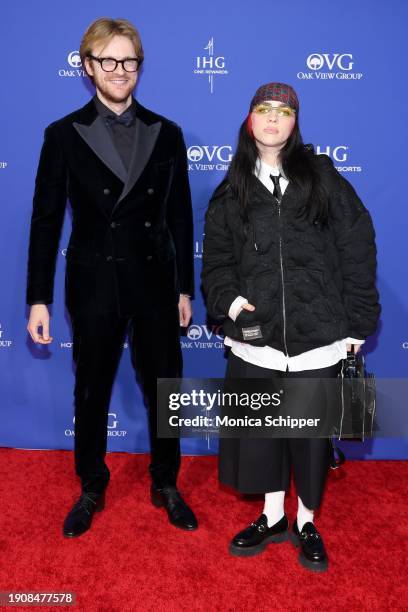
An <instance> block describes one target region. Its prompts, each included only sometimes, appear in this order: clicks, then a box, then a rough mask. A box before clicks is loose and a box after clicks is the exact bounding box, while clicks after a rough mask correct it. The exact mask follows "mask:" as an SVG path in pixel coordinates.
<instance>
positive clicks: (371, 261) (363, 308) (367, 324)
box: [329, 173, 381, 339]
mask: <svg viewBox="0 0 408 612" xmlns="http://www.w3.org/2000/svg"><path fill="white" fill-rule="evenodd" d="M329 223H331V226H332V228H333V231H334V237H335V243H336V247H337V251H338V254H339V261H340V267H341V274H342V279H343V303H344V307H345V310H346V314H347V318H348V323H349V328H348V335H349V336H350V337H352V338H356V339H364V338H366V337H367V336H370V335H371V334H373V333H374V332H375V330H376V327H377V323H378V318H379V316H380V312H381V306H380V304H379V302H378V299H379V296H378V291H377V289H376V285H375V282H376V267H377V250H376V244H375V231H374V227H373V223H372V220H371V216H370V213H369V212H368V210H367V209H366V208H365V206H364V205H363V203H362V202H361V200H360V198H359V197H358V195H357V194H356V192H355V190H354V188H353V187H352V185H351V184H350V183H349V182H348V181H347V180H346V179H344V178H343V177H342V176H341V175H340V174H338V173H337V179H336V181H335V185H334V187H333V191H331V193H330V197H329Z"/></svg>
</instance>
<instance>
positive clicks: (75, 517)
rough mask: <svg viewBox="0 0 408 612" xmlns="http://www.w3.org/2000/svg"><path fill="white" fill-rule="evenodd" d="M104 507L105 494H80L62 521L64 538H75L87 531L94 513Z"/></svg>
mask: <svg viewBox="0 0 408 612" xmlns="http://www.w3.org/2000/svg"><path fill="white" fill-rule="evenodd" d="M104 507H105V493H101V494H98V495H97V494H93V493H82V495H81V497H80V498H79V499H78V501H77V502H76V504H75V505H74V506H73V508H72V510H71V511H70V512H69V513H68V515H67V518H66V519H65V521H64V527H63V534H64V536H65V537H66V538H76V537H78V536H80V535H82V534H83V533H85V531H88V529H89V528H90V526H91V524H92V519H93V515H94V514H95V512H100V511H101V510H103V509H104Z"/></svg>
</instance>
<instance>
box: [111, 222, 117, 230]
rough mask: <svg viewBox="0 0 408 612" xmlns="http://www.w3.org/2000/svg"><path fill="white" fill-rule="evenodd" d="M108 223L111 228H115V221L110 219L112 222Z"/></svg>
mask: <svg viewBox="0 0 408 612" xmlns="http://www.w3.org/2000/svg"><path fill="white" fill-rule="evenodd" d="M110 225H111V228H112V229H115V227H116V223H115V221H112V223H111V224H110Z"/></svg>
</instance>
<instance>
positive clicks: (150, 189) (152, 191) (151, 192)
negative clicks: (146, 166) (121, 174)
mask: <svg viewBox="0 0 408 612" xmlns="http://www.w3.org/2000/svg"><path fill="white" fill-rule="evenodd" d="M147 193H148V194H149V195H153V194H154V189H153V187H149V189H148V190H147Z"/></svg>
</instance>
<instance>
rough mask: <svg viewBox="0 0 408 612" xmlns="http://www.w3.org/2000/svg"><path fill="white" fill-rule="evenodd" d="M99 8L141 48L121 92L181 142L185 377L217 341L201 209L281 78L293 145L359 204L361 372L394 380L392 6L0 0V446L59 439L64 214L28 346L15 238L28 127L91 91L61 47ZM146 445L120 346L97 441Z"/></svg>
mask: <svg viewBox="0 0 408 612" xmlns="http://www.w3.org/2000/svg"><path fill="white" fill-rule="evenodd" d="M103 15H110V16H114V17H116V16H121V17H125V18H127V19H130V20H131V21H132V22H133V23H134V24H135V25H136V27H137V28H138V29H139V31H140V33H141V36H142V41H143V46H144V49H145V55H146V60H145V64H144V66H143V73H142V75H141V78H140V80H139V83H138V86H137V91H136V97H137V99H138V100H139V101H140V102H141V103H142V104H143V105H145V106H147V107H148V108H151V109H152V110H155V111H157V112H158V113H161V114H164V115H166V116H167V117H169V118H171V119H173V120H174V121H176V122H177V123H179V124H180V125H181V126H182V128H183V131H184V135H185V139H186V143H187V146H188V150H189V161H190V168H189V170H190V181H191V187H192V193H193V201H194V211H195V246H194V256H195V262H196V276H197V294H198V297H197V299H196V301H195V303H194V321H193V324H192V325H191V326H190V328H189V330H188V334H187V336H185V337H183V338H182V345H183V352H184V362H185V375H186V376H191V377H193V376H195V377H205V376H211V377H217V376H223V373H224V369H225V359H224V351H223V343H222V338H221V337H220V336H219V335H218V332H219V330H218V329H211V328H208V327H206V324H205V323H206V314H205V308H204V305H203V302H202V299H201V295H200V291H199V288H198V287H199V275H200V269H201V256H202V238H203V233H202V232H203V218H204V213H205V209H206V206H207V203H208V199H209V196H210V194H211V192H212V191H213V189H214V187H215V186H216V185H217V184H218V182H219V181H220V180H221V179H222V177H223V176H224V173H225V170H226V169H227V168H228V164H229V162H230V160H231V156H232V154H233V151H234V147H235V143H236V135H237V131H238V127H239V125H240V123H241V122H242V120H243V118H244V117H245V115H246V113H247V108H248V103H249V101H250V99H251V97H252V96H253V94H254V92H255V89H256V88H257V87H258V85H260V84H261V83H265V82H268V81H272V80H274V81H284V82H288V83H290V84H292V85H293V86H294V87H295V89H296V91H297V92H298V95H299V98H300V107H301V112H300V120H301V128H302V131H303V136H304V140H305V142H312V143H314V144H315V146H316V147H317V148H318V150H319V151H320V152H324V153H328V154H329V155H330V156H331V157H332V158H333V160H334V162H335V165H336V166H337V167H338V169H339V170H340V171H341V172H342V173H343V174H344V176H345V177H346V178H347V179H348V180H349V181H350V182H351V183H352V184H353V185H354V186H355V188H356V189H357V192H358V193H359V195H360V196H361V198H362V200H363V201H364V203H365V204H366V206H367V207H368V208H369V210H370V211H371V214H372V216H373V220H374V224H375V227H376V231H377V245H378V261H379V266H378V288H379V291H380V295H381V303H382V307H383V313H382V317H381V323H380V326H379V330H378V334H377V336H376V337H375V338H370V339H369V341H368V342H367V343H366V345H365V352H366V354H367V362H368V365H369V369H370V370H373V371H374V372H375V373H376V374H377V376H379V377H380V376H384V377H404V376H405V372H406V363H407V358H408V326H407V284H406V280H405V279H406V273H405V265H406V258H405V253H406V250H405V243H406V232H407V229H406V228H407V220H408V213H407V209H406V203H405V201H404V196H403V194H404V192H405V189H404V187H405V178H406V169H405V158H404V157H403V151H404V150H405V143H406V125H407V122H406V119H407V117H406V115H407V103H406V100H407V94H408V86H407V79H406V24H407V17H408V3H407V2H405V1H404V0H388V2H384V1H383V0H360V2H358V3H356V2H351V1H350V0H345V1H343V2H332V3H330V2H327V1H325V0H315V1H314V2H305V1H304V0H292V1H291V2H290V3H283V2H276V1H270V2H265V3H260V4H255V5H254V4H251V3H248V2H247V1H244V0H234V1H233V2H232V1H230V0H224V2H216V1H215V0H207V2H201V3H193V2H190V1H187V0H179V1H178V2H176V3H170V2H166V1H165V0H156V1H155V2H153V3H151V4H150V3H146V2H143V3H142V2H140V3H135V2H131V1H130V0H123V1H122V2H121V3H120V5H118V3H117V2H113V1H110V0H99V2H98V3H85V2H82V1H81V2H80V1H79V0H71V1H70V2H55V1H51V0H42V2H35V3H34V2H31V1H29V0H25V1H23V0H20V1H16V2H12V1H10V0H5V1H4V2H2V6H1V23H0V46H1V54H0V57H1V58H2V59H3V71H2V72H3V78H2V92H3V93H2V96H1V101H0V105H1V112H0V138H1V142H0V182H1V203H2V204H1V212H2V215H1V225H0V232H1V237H0V248H1V259H0V279H1V302H0V371H1V407H0V411H1V414H0V423H1V432H0V445H3V446H15V447H24V448H72V446H73V437H72V435H73V396H72V389H73V380H74V379H73V368H72V351H71V330H70V326H69V322H68V318H67V314H66V313H65V311H64V306H63V303H64V302H63V276H64V268H65V260H64V253H65V251H64V249H65V247H66V245H67V241H68V236H69V231H70V227H69V225H70V224H69V215H68V214H67V219H66V223H65V227H64V232H63V236H62V240H61V245H60V252H59V257H58V264H57V277H56V283H55V302H54V306H53V308H52V335H53V337H54V342H53V344H52V345H51V346H50V347H49V348H45V350H44V348H43V347H42V348H37V347H35V346H34V345H33V344H32V343H31V341H30V340H29V339H28V336H27V332H26V318H25V317H26V309H25V303H24V302H25V280H26V258H27V243H28V231H29V221H30V214H31V201H32V191H33V183H34V177H35V171H36V166H37V162H38V155H39V151H40V147H41V143H42V138H43V130H44V128H45V126H46V125H48V124H49V123H50V122H51V121H54V120H55V119H57V118H59V117H61V116H63V115H65V114H67V113H69V112H71V111H72V110H74V109H76V108H78V107H80V106H82V105H83V104H84V103H86V102H87V101H88V99H89V97H90V95H93V91H92V87H91V85H90V83H89V81H88V80H87V79H86V78H85V77H84V73H83V70H82V67H81V64H80V61H79V56H78V53H77V51H78V48H79V42H80V39H81V37H82V34H83V32H84V30H85V29H86V27H87V26H88V25H89V23H90V22H91V21H93V20H94V19H95V18H97V17H100V16H103ZM403 418H404V419H406V417H405V414H404V413H401V419H403ZM147 448H148V443H147V432H146V418H145V412H144V408H143V405H142V401H141V396H140V392H139V390H138V388H137V387H136V384H135V382H134V377H133V373H132V370H131V367H130V360H129V353H128V349H127V348H126V346H125V349H124V352H123V358H122V361H121V365H120V369H119V372H118V376H117V380H116V383H115V387H114V392H113V396H112V402H111V408H110V417H109V449H110V450H123V451H145V450H147ZM183 449H184V452H187V453H193V454H195V453H198V454H199V453H212V452H215V451H216V445H215V442H214V441H212V442H211V444H208V443H207V442H206V441H203V440H201V441H199V440H185V441H183ZM348 454H349V456H354V457H365V458H368V459H369V458H402V457H405V458H406V457H407V455H408V444H407V441H406V440H403V439H401V438H400V439H376V440H374V441H373V442H367V443H365V444H364V445H362V444H355V443H348Z"/></svg>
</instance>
